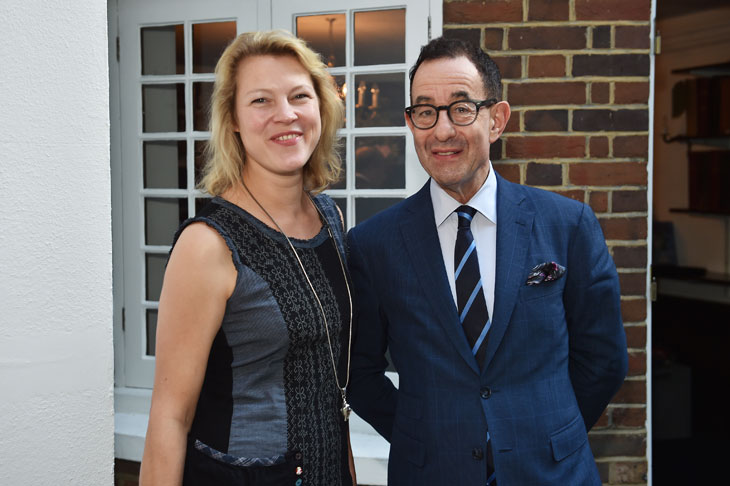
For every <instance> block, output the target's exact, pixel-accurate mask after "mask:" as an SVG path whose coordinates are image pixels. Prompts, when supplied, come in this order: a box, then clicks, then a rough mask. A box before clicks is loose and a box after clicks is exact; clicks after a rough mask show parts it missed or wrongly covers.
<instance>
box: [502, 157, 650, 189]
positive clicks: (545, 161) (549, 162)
mask: <svg viewBox="0 0 730 486" xmlns="http://www.w3.org/2000/svg"><path fill="white" fill-rule="evenodd" d="M624 158H626V157H624ZM605 160H607V161H608V160H610V161H616V162H618V163H630V162H644V161H645V159H643V158H637V160H623V159H617V158H616V157H612V158H610V159H609V158H606V159H605ZM493 162H494V163H495V164H499V163H509V164H512V165H514V164H525V163H528V164H529V163H530V162H537V163H540V164H545V165H558V164H561V165H562V164H566V165H569V164H575V163H590V164H601V163H606V162H604V161H595V159H591V160H586V159H585V158H579V159H577V158H570V159H569V158H559V159H554V158H553V159H541V158H530V159H514V158H513V159H502V160H495V161H493ZM623 185H628V184H620V185H616V186H585V185H580V187H595V188H602V189H601V190H605V188H606V187H621V186H623ZM569 186H570V187H578V185H577V184H569ZM630 186H631V190H639V189H637V188H639V187H645V186H641V185H637V184H630ZM547 187H564V185H562V184H561V185H557V186H553V185H548V186H547ZM565 187H567V186H565ZM595 190H599V189H595Z"/></svg>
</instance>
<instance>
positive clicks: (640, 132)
mask: <svg viewBox="0 0 730 486" xmlns="http://www.w3.org/2000/svg"><path fill="white" fill-rule="evenodd" d="M548 109H549V110H557V109H560V108H548ZM574 109H583V108H574ZM515 111H516V110H515ZM522 111H540V110H538V109H535V108H528V109H526V110H522ZM542 111H545V110H542ZM578 135H582V136H585V137H610V136H614V137H616V136H619V137H622V136H640V137H647V136H649V132H647V131H643V130H616V131H612V132H609V131H603V130H601V131H598V130H596V131H590V130H580V131H572V132H568V131H564V132H558V131H550V132H547V131H545V132H528V131H526V130H525V131H523V132H521V133H512V132H511V133H502V135H501V136H500V138H504V139H508V138H518V137H537V136H546V137H555V136H566V137H567V136H571V137H575V136H578ZM622 158H624V159H630V158H643V159H646V157H622Z"/></svg>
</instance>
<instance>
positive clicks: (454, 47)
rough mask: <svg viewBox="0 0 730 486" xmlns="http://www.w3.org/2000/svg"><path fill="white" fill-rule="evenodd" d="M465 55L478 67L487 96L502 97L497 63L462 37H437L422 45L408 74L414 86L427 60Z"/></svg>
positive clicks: (500, 78) (500, 77)
mask: <svg viewBox="0 0 730 486" xmlns="http://www.w3.org/2000/svg"><path fill="white" fill-rule="evenodd" d="M461 56H464V57H466V58H467V59H469V61H471V63H472V64H474V67H476V68H477V71H479V74H480V75H481V77H482V81H483V82H484V90H485V92H486V95H487V96H486V97H487V98H496V99H497V100H501V99H502V76H501V75H500V73H499V68H498V67H497V64H496V63H495V62H494V61H493V60H492V58H491V57H489V55H488V54H487V53H486V52H484V51H483V50H481V49H480V48H479V47H477V46H475V45H474V44H471V43H469V42H466V41H463V40H460V39H450V38H446V37H437V38H436V39H433V40H432V41H431V42H429V43H428V44H426V45H425V46H423V47H421V53H420V54H419V55H418V60H417V61H416V64H414V65H413V67H412V68H411V70H410V72H409V73H408V76H409V78H410V81H411V88H413V78H414V77H415V76H416V71H418V68H419V67H420V66H421V64H422V63H423V62H425V61H433V60H435V59H453V58H456V57H461Z"/></svg>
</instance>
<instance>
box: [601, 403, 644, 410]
mask: <svg viewBox="0 0 730 486" xmlns="http://www.w3.org/2000/svg"><path fill="white" fill-rule="evenodd" d="M619 407H620V408H635V409H637V410H639V409H646V404H645V403H625V404H621V403H609V404H608V406H607V407H606V408H611V409H613V408H619Z"/></svg>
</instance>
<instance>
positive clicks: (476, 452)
mask: <svg viewBox="0 0 730 486" xmlns="http://www.w3.org/2000/svg"><path fill="white" fill-rule="evenodd" d="M471 457H473V458H474V459H475V460H477V461H481V460H482V459H484V451H482V449H481V448H479V447H475V448H474V449H472V451H471Z"/></svg>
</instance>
